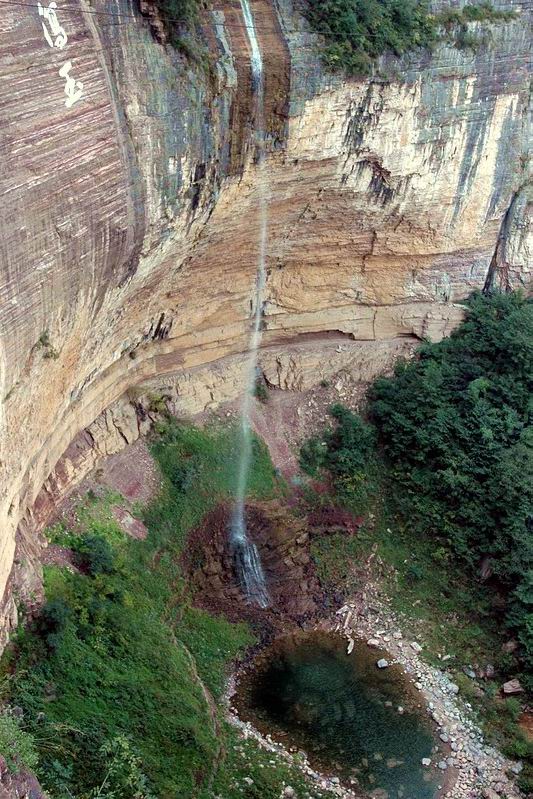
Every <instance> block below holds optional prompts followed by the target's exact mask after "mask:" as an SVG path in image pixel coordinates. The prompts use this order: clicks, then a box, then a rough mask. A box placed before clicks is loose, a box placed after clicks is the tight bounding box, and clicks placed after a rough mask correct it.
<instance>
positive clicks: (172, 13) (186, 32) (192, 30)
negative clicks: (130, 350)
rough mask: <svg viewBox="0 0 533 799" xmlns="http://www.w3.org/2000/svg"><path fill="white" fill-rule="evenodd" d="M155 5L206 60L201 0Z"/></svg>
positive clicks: (177, 41) (164, 0) (192, 52)
mask: <svg viewBox="0 0 533 799" xmlns="http://www.w3.org/2000/svg"><path fill="white" fill-rule="evenodd" d="M155 5H156V6H157V9H158V11H159V14H160V16H161V20H162V22H163V25H164V27H165V33H166V35H167V37H168V41H169V42H170V44H171V45H172V46H173V47H175V48H176V50H179V51H180V52H181V53H183V55H185V56H186V57H187V58H189V59H190V60H191V61H196V62H199V63H203V62H205V61H206V59H207V52H206V50H205V48H204V47H203V46H202V45H201V44H200V43H199V39H198V36H197V35H196V33H197V28H198V24H197V23H198V12H199V10H200V0H156V2H155ZM133 357H134V356H133Z"/></svg>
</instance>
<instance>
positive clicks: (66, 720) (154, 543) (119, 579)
mask: <svg viewBox="0 0 533 799" xmlns="http://www.w3.org/2000/svg"><path fill="white" fill-rule="evenodd" d="M235 441H236V438H235V435H234V432H233V431H228V430H211V431H200V430H197V429H195V428H192V427H178V426H177V425H171V426H169V427H168V428H167V429H166V430H165V431H164V432H163V434H162V436H161V437H160V438H159V440H158V441H157V442H156V443H155V444H154V447H153V450H154V455H155V457H156V459H157V460H158V462H159V464H160V466H161V468H162V471H163V474H164V476H165V478H166V479H165V480H164V487H163V490H162V493H161V495H160V496H159V497H158V499H157V500H156V501H155V502H154V503H152V505H151V506H150V507H148V508H147V509H146V510H145V512H144V517H145V521H146V523H147V526H148V528H149V536H148V538H147V540H146V541H144V542H141V541H132V540H130V539H126V538H124V536H122V534H121V533H120V531H119V530H118V529H117V527H116V524H115V523H114V522H113V520H112V516H111V514H110V506H111V504H112V503H113V501H115V500H116V497H111V498H107V499H106V500H104V501H101V500H97V499H95V498H88V499H87V501H86V503H85V504H84V506H83V507H81V508H80V509H79V513H78V516H79V519H80V528H81V529H82V530H83V531H84V534H85V536H87V535H97V536H100V537H103V538H105V539H106V540H107V541H108V542H110V544H111V547H112V551H113V554H114V557H115V566H114V570H113V572H112V573H101V574H96V575H93V576H91V575H90V574H74V575H73V574H71V573H69V572H68V571H66V570H65V569H59V568H51V569H48V570H47V574H46V593H47V598H48V600H60V601H61V602H63V603H65V604H66V606H67V608H68V618H67V620H66V622H64V623H62V625H61V629H60V630H59V634H58V635H56V638H55V639H53V641H54V647H53V648H50V647H49V646H46V645H45V644H44V643H43V640H42V634H41V636H39V635H37V633H36V632H35V631H34V632H32V631H29V632H26V633H21V635H20V636H19V640H18V642H17V646H16V650H17V651H16V669H15V673H14V676H12V677H11V680H10V681H9V689H8V690H9V699H10V701H11V702H12V703H14V704H18V705H20V706H21V707H22V708H23V709H24V712H25V726H26V727H27V728H28V730H29V731H30V732H31V733H32V734H33V735H34V736H35V740H36V745H37V751H38V753H39V756H40V765H39V767H38V769H37V775H38V776H39V778H40V779H41V781H42V783H43V785H44V786H45V787H46V788H48V789H49V790H50V793H51V795H52V796H53V797H54V799H63V797H65V798H66V797H70V796H74V797H76V798H77V799H82V798H83V799H89V797H92V796H95V795H98V796H101V797H102V799H104V797H107V796H108V793H107V792H108V791H109V797H110V796H111V790H114V791H115V792H114V794H113V799H132V797H133V796H138V797H145V796H146V797H147V796H149V795H150V796H151V795H154V796H157V797H161V799H164V798H166V797H169V799H170V797H172V799H175V798H176V797H193V796H194V797H195V798H197V799H200V797H205V796H207V791H206V788H205V786H206V785H207V784H208V783H209V781H210V779H211V778H212V777H213V775H214V772H215V771H216V768H215V767H216V766H217V764H218V771H217V773H216V777H215V783H214V785H213V788H214V790H215V793H216V791H217V790H218V791H219V793H220V795H222V796H224V799H232V797H237V796H239V797H243V796H245V797H249V799H253V797H261V798H262V799H274V797H276V799H277V797H278V796H279V793H280V790H281V785H282V784H283V780H286V781H291V784H293V785H297V784H299V783H300V784H301V782H302V780H301V777H299V776H298V775H295V774H291V773H290V771H289V770H288V769H287V768H286V767H285V766H283V765H280V764H279V763H277V762H276V764H275V765H272V764H271V763H270V762H269V761H271V760H272V759H273V758H272V756H271V755H268V756H267V754H266V753H264V752H262V751H260V750H259V749H258V748H257V747H256V746H255V745H253V744H251V743H247V744H246V745H245V749H244V750H243V751H244V754H243V752H241V751H240V748H241V745H240V744H238V743H237V742H236V741H235V734H234V733H233V731H231V730H229V729H228V728H227V727H226V726H225V724H224V722H223V721H221V720H218V719H216V718H213V714H212V711H211V709H210V706H209V704H208V702H207V701H206V696H205V691H204V690H203V687H202V684H201V683H203V686H204V687H205V688H206V689H207V690H208V691H209V692H210V693H211V694H212V696H213V697H214V698H215V700H217V699H219V698H220V696H221V693H222V691H223V686H224V683H225V676H226V673H227V668H228V664H229V663H230V662H231V660H232V659H233V658H235V656H236V655H237V654H238V652H239V651H240V650H241V649H242V648H243V647H244V646H246V645H247V644H249V643H250V642H251V641H252V640H253V635H252V633H251V631H250V630H249V629H248V628H247V627H246V626H245V625H232V624H229V623H228V622H226V621H225V620H224V619H221V618H214V617H212V616H210V615H209V614H207V613H205V612H203V611H201V610H198V609H196V608H194V607H193V606H192V605H191V602H190V597H189V596H188V593H187V588H186V585H185V583H184V580H183V577H182V575H181V573H180V568H179V557H180V553H181V550H182V547H183V545H184V542H185V540H186V535H187V533H188V531H189V530H190V529H191V528H192V527H194V525H195V524H196V523H197V522H199V520H200V519H201V518H202V516H203V515H204V514H205V512H206V511H207V510H209V508H211V507H212V506H213V505H214V504H215V503H216V502H217V501H219V500H220V499H221V498H223V497H226V496H228V495H229V494H231V490H232V484H231V481H232V477H231V475H232V474H234V473H235V470H234V469H233V468H232V464H234V461H235V457H236V454H237V453H236V445H235ZM278 488H279V487H278V486H277V485H276V483H275V478H274V472H273V469H272V465H271V463H270V460H269V458H268V455H267V452H266V450H265V448H264V447H263V446H261V445H259V444H258V443H256V445H255V447H254V465H253V471H252V478H251V482H250V492H251V493H252V494H254V495H256V496H261V497H268V496H271V495H272V494H273V493H275V492H276V491H277V490H278ZM53 534H54V536H55V538H56V539H58V538H60V539H61V540H62V541H63V542H64V543H66V542H70V543H71V544H72V545H74V546H78V545H79V543H80V541H79V538H78V537H76V536H73V535H72V534H70V533H69V532H68V531H65V530H60V529H57V528H56V529H55V530H54V531H53ZM82 537H83V536H82ZM56 632H57V631H56ZM14 655H15V653H14V652H13V651H12V652H11V654H10V655H9V656H8V657H7V658H5V659H4V669H5V671H12V669H13V659H14ZM200 681H201V682H200ZM217 728H218V729H217ZM124 738H125V740H126V743H125V744H124V743H123V739H124ZM110 747H111V749H112V750H113V751H116V750H117V749H118V750H120V751H119V754H118V755H117V756H116V758H115V760H112V759H111V758H110V755H109V748H110ZM234 747H237V748H234ZM136 758H138V759H136ZM219 759H220V762H219ZM115 761H116V769H115V771H116V774H115V771H113V773H112V774H111V776H108V781H107V783H106V785H105V790H104V791H103V792H102V793H97V791H98V789H99V788H100V786H101V785H102V783H103V782H104V781H105V779H106V775H108V772H109V764H110V762H112V763H115ZM143 775H144V776H145V777H146V778H147V779H146V781H145V780H144V778H143ZM249 775H251V777H252V779H253V783H252V784H251V785H249V784H247V783H243V778H244V777H245V776H249ZM146 785H148V786H149V789H150V791H151V793H149V792H148V788H147V787H146ZM132 786H135V787H132ZM143 786H144V787H143Z"/></svg>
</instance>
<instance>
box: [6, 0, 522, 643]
mask: <svg viewBox="0 0 533 799" xmlns="http://www.w3.org/2000/svg"><path fill="white" fill-rule="evenodd" d="M251 5H252V10H253V13H254V16H255V19H256V24H257V30H258V38H259V41H260V45H261V47H262V50H263V53H264V56H265V71H266V106H265V110H266V114H265V119H266V127H267V134H268V135H267V138H268V148H267V149H268V165H267V169H266V170H265V171H266V173H267V174H268V176H269V181H270V183H269V246H268V254H267V269H268V279H267V287H266V303H265V308H264V337H263V344H264V346H265V347H267V348H268V352H269V353H270V355H269V356H268V358H267V360H266V361H265V369H266V370H267V371H268V374H269V375H271V376H272V379H273V380H274V381H276V380H277V381H278V382H279V384H280V385H281V387H284V388H285V387H290V386H291V384H292V383H293V382H295V381H296V382H299V383H302V384H306V385H308V384H309V383H310V382H311V381H312V376H313V374H316V375H317V379H320V377H319V374H320V372H321V370H320V369H317V361H319V360H320V353H321V351H322V352H323V357H324V359H327V360H328V361H329V360H330V359H331V358H335V352H334V351H333V350H332V349H331V348H330V343H331V342H330V336H331V334H332V332H333V333H334V334H335V335H339V336H342V337H345V338H346V339H347V340H349V341H350V368H353V369H355V370H358V369H359V370H361V371H365V370H366V371H368V370H369V369H370V371H371V366H372V364H371V363H370V365H369V354H370V361H372V359H373V358H374V355H375V356H376V357H377V359H378V360H379V359H383V361H384V362H385V361H387V357H386V351H387V350H388V345H389V343H390V344H391V347H392V349H394V348H395V347H397V342H398V340H399V339H401V340H403V341H405V342H407V343H409V342H411V343H412V342H414V341H416V340H417V339H419V338H421V337H425V336H429V337H431V338H435V339H438V338H440V337H442V336H443V335H446V334H447V333H448V332H449V331H450V330H451V329H452V328H453V326H454V325H456V324H457V323H458V321H459V320H460V319H461V316H462V313H463V310H462V306H461V301H462V300H463V299H464V297H465V296H466V295H468V293H469V292H470V291H471V290H472V289H473V288H476V287H478V288H479V287H483V285H485V284H486V283H488V284H492V285H502V286H503V287H505V288H508V287H513V286H519V285H525V284H526V283H527V269H528V227H527V214H528V209H529V208H530V205H529V201H528V196H527V185H526V183H527V181H526V175H525V168H526V159H525V154H526V141H527V135H526V134H527V125H526V119H527V116H526V113H527V106H528V102H529V93H528V74H527V68H528V55H529V44H528V4H527V3H525V2H519V1H517V2H514V1H512V0H509V2H507V1H506V2H499V3H497V5H498V6H501V7H512V8H515V9H516V11H517V19H516V21H512V22H509V23H503V24H498V25H493V26H491V41H490V42H489V43H487V44H485V45H484V46H482V47H481V48H479V50H478V51H477V52H476V53H473V52H471V51H459V50H457V49H454V48H453V47H451V46H448V45H441V46H439V47H438V48H437V49H436V51H435V53H434V54H432V55H431V56H430V55H429V54H426V53H423V54H417V55H413V56H410V57H409V58H405V59H404V60H401V61H399V60H396V59H388V61H387V62H384V63H383V64H382V67H383V71H384V72H385V73H386V72H387V71H388V74H389V75H391V76H393V77H391V78H390V79H383V78H377V77H376V78H374V79H371V80H370V79H369V80H361V81H357V80H350V81H346V80H343V79H342V78H340V77H331V76H328V75H326V74H325V73H324V71H323V69H322V67H321V66H320V61H319V58H318V57H317V43H316V39H315V38H314V37H313V36H312V35H311V34H310V33H309V32H308V30H307V26H306V23H305V22H304V21H303V19H302V17H301V16H300V15H299V13H298V7H297V6H296V4H293V3H292V2H291V0H279V1H278V2H277V3H275V4H274V3H272V2H270V0H251ZM44 7H45V8H46V4H45V6H44ZM126 9H127V11H126ZM145 11H146V9H145ZM56 15H57V25H59V27H60V29H61V31H62V33H61V31H60V33H59V34H57V31H56V33H54V30H55V29H53V28H52V25H51V23H50V16H47V17H45V16H43V15H42V14H41V15H40V14H39V10H38V8H37V7H36V6H33V5H31V4H29V5H27V6H22V5H6V6H5V7H3V10H2V21H1V29H2V36H1V37H0V91H1V96H2V107H3V111H2V115H1V119H0V141H1V142H2V165H1V167H0V169H1V173H0V174H1V188H2V194H1V196H2V214H1V215H0V228H1V235H0V259H1V262H0V447H1V451H0V470H1V471H0V529H1V537H0V563H1V568H0V592H3V593H4V617H5V618H6V619H9V621H6V624H5V625H4V627H5V628H6V629H7V627H8V626H9V625H12V624H14V623H15V621H16V612H15V608H14V601H13V590H12V586H13V584H14V580H15V579H16V580H17V581H18V582H19V583H20V582H21V581H22V583H25V584H27V583H28V581H29V580H30V577H29V576H28V575H29V574H30V573H32V566H31V564H32V563H33V562H35V561H36V558H33V549H34V548H35V530H36V527H38V525H39V524H41V523H42V522H43V520H44V519H45V516H46V514H45V512H44V505H43V503H44V504H46V501H47V500H46V495H47V493H48V495H49V497H52V496H53V495H54V492H53V491H52V492H50V491H49V490H48V488H47V487H49V486H50V485H52V484H57V483H60V484H61V486H68V485H69V483H70V482H71V481H72V480H73V479H75V478H76V476H77V475H78V474H79V473H84V472H86V471H87V469H86V468H85V466H88V465H89V463H90V462H91V461H93V460H94V458H96V457H98V456H99V455H101V454H107V453H110V452H114V451H116V450H117V448H120V447H121V446H124V444H125V442H129V441H131V440H133V439H134V437H136V436H137V435H138V434H139V433H140V432H142V431H143V429H145V426H146V425H147V424H149V420H148V421H147V419H146V413H147V412H146V409H145V410H144V411H142V412H141V411H140V410H139V407H138V406H137V405H136V403H135V402H130V401H129V400H128V399H127V398H126V399H120V398H121V397H123V395H124V393H125V392H126V391H128V390H129V389H131V387H132V386H137V385H139V384H144V385H145V386H148V389H150V390H152V391H153V390H159V389H160V388H161V386H162V387H163V389H164V391H167V390H168V392H169V393H170V395H171V403H172V405H173V408H174V409H175V410H177V411H178V412H180V413H183V412H187V411H190V410H199V409H202V408H205V407H208V406H211V405H213V404H216V403H217V402H219V401H221V400H223V399H231V398H232V397H234V396H236V395H237V394H238V393H239V392H240V390H241V385H242V380H241V377H242V369H243V362H244V356H243V353H244V352H245V350H246V346H247V338H248V327H249V323H248V320H249V316H250V309H251V304H252V303H253V296H254V286H255V265H256V254H257V231H258V225H259V220H258V213H257V211H258V195H259V193H260V191H262V190H263V187H261V186H259V185H258V181H257V174H256V167H255V164H254V158H253V150H254V146H253V142H254V126H255V124H256V120H255V119H254V103H253V101H252V86H251V77H250V69H249V44H248V41H247V38H246V35H245V28H244V26H243V19H242V15H241V11H240V7H239V4H238V3H235V2H231V1H230V0H216V2H215V3H214V4H213V8H212V10H211V11H205V12H204V15H203V17H202V29H203V34H202V38H203V46H204V48H205V50H206V51H208V52H209V54H210V59H207V58H204V57H202V58H200V59H199V60H198V61H197V62H195V63H192V62H189V61H187V60H186V59H185V57H184V56H182V55H181V54H179V53H178V52H176V51H175V50H173V49H172V48H171V47H170V46H169V45H168V43H166V42H165V37H164V35H163V34H162V29H161V26H160V25H159V24H158V22H157V19H154V18H152V16H153V15H152V16H150V15H149V14H146V13H145V14H141V13H140V12H139V11H138V10H137V7H136V6H134V5H133V4H132V5H131V6H123V7H122V11H121V10H120V9H119V7H118V6H117V5H116V4H115V3H111V2H109V0H96V1H95V2H94V3H92V4H91V6H90V7H89V5H88V4H86V2H85V0H78V3H69V4H66V3H65V4H64V5H62V4H61V3H58V7H57V9H56ZM112 15H118V19H117V17H116V16H112ZM117 23H120V24H117ZM200 52H201V51H200ZM308 334H313V335H314V336H315V337H316V338H315V341H314V344H313V346H314V355H313V357H312V358H311V357H309V354H308V353H307V354H306V353H305V352H302V351H301V348H300V344H301V343H302V341H304V339H303V338H302V336H304V335H308ZM357 342H364V346H363V345H362V346H361V348H360V357H359V356H358V349H357ZM323 344H324V347H325V349H324V350H321V348H322V345H323ZM289 345H290V346H295V347H296V348H297V349H296V352H297V354H298V359H299V360H298V363H299V364H303V366H302V368H301V369H300V374H297V372H295V370H294V369H293V367H292V366H291V364H289V363H287V352H288V351H289V350H288V348H289ZM374 348H375V349H374ZM339 354H342V350H341V353H339ZM265 357H266V356H265ZM341 361H342V363H341ZM306 363H307V364H308V365H307V366H306V365H305V364H306ZM339 363H340V366H342V368H345V367H346V356H345V355H342V356H341V358H340V359H339ZM269 379H270V377H269ZM148 389H146V390H148ZM143 413H144V414H145V415H144V416H143ZM82 462H84V463H85V466H84V468H83V469H78V468H77V467H73V466H72V464H73V463H74V464H78V465H79V464H80V463H82ZM43 486H44V489H43ZM43 491H44V493H43ZM38 497H39V503H38V507H35V505H36V500H37V498H38ZM49 504H53V500H52V499H50V500H49ZM17 528H18V529H19V544H18V546H19V550H20V551H21V552H22V551H24V552H25V551H26V550H28V551H29V555H28V556H26V555H25V556H24V557H19V556H17V561H18V564H19V565H18V566H17V569H18V570H19V572H20V573H19V574H18V576H17V575H15V574H13V573H12V565H13V561H14V553H15V540H16V530H17ZM10 574H11V578H10ZM31 579H33V578H31ZM6 586H7V590H6Z"/></svg>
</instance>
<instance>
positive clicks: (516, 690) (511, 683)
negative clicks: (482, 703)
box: [502, 679, 524, 696]
mask: <svg viewBox="0 0 533 799" xmlns="http://www.w3.org/2000/svg"><path fill="white" fill-rule="evenodd" d="M502 691H503V693H504V694H505V695H506V696H512V695H513V694H522V693H524V689H523V688H522V685H521V684H520V680H516V679H514V680H508V681H507V682H504V684H503V685H502Z"/></svg>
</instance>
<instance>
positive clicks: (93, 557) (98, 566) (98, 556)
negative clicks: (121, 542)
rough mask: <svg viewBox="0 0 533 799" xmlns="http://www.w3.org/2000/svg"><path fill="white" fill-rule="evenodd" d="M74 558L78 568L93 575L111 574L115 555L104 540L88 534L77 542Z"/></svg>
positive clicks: (113, 568)
mask: <svg viewBox="0 0 533 799" xmlns="http://www.w3.org/2000/svg"><path fill="white" fill-rule="evenodd" d="M76 555H77V557H76V560H77V563H78V565H79V566H80V568H82V569H84V570H85V571H87V572H88V573H89V574H91V575H93V576H95V575H97V574H112V573H113V571H114V570H115V555H114V553H113V550H112V548H111V546H110V544H109V543H108V541H106V540H105V538H102V537H101V536H98V535H88V536H86V537H84V538H81V539H80V540H79V543H78V544H77V552H76Z"/></svg>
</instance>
